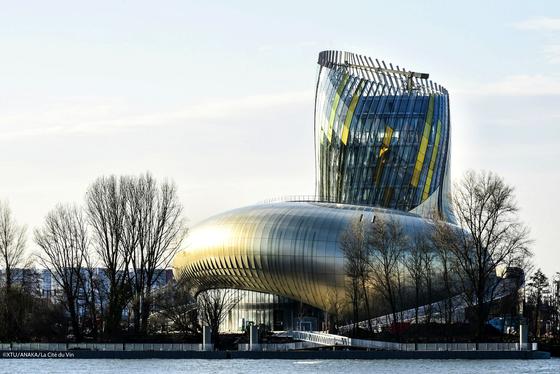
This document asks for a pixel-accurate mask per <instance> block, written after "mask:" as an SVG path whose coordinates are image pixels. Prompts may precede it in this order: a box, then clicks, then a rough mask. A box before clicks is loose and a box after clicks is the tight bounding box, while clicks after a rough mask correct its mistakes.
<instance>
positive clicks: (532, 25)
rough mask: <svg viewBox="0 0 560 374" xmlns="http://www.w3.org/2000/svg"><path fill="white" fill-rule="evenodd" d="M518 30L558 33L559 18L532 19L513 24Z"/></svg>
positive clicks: (559, 29)
mask: <svg viewBox="0 0 560 374" xmlns="http://www.w3.org/2000/svg"><path fill="white" fill-rule="evenodd" d="M514 26H515V27H516V28H517V29H519V30H536V31H560V18H551V17H533V18H529V19H526V20H523V21H520V22H517V23H515V24H514Z"/></svg>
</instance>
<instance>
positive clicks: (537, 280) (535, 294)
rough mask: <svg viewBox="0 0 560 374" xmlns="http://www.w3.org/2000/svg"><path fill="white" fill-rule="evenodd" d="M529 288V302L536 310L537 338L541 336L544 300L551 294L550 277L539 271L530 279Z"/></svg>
mask: <svg viewBox="0 0 560 374" xmlns="http://www.w3.org/2000/svg"><path fill="white" fill-rule="evenodd" d="M527 286H528V288H529V302H530V303H531V304H532V306H533V307H534V309H535V314H534V331H535V336H537V337H540V336H541V313H542V307H543V302H544V299H545V298H546V297H547V296H548V295H549V294H550V284H549V283H548V277H547V276H546V275H544V273H543V272H542V271H541V269H538V270H537V272H536V273H535V274H533V275H532V276H531V278H530V282H529V284H528V285H527Z"/></svg>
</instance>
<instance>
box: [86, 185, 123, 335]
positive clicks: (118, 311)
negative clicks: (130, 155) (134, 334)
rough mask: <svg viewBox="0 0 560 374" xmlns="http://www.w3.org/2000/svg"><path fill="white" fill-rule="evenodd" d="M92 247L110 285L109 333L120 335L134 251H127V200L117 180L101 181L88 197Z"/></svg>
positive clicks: (93, 187) (89, 191)
mask: <svg viewBox="0 0 560 374" xmlns="http://www.w3.org/2000/svg"><path fill="white" fill-rule="evenodd" d="M86 209H87V215H88V222H89V224H90V226H91V228H92V244H93V246H94V248H95V251H96V253H97V256H98V257H99V259H100V261H101V264H102V266H103V267H104V268H105V276H106V277H107V281H108V301H107V302H108V305H107V313H106V330H105V331H106V333H107V334H108V335H109V336H115V335H117V334H120V322H121V318H122V312H123V309H124V308H125V306H126V305H127V303H128V301H129V300H130V288H129V265H130V262H131V258H130V257H131V256H130V251H127V250H125V249H124V248H123V240H124V238H123V225H124V218H125V209H126V200H125V197H124V196H123V192H122V189H121V185H120V184H119V183H118V180H117V177H115V176H110V177H100V178H98V179H97V180H96V181H95V182H94V183H93V184H92V185H91V186H90V187H89V189H88V191H87V194H86Z"/></svg>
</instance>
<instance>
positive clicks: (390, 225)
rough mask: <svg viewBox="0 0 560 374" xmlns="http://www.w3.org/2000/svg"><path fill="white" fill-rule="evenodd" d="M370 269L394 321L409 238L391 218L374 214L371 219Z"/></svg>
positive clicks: (395, 319)
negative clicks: (403, 258) (403, 259)
mask: <svg viewBox="0 0 560 374" xmlns="http://www.w3.org/2000/svg"><path fill="white" fill-rule="evenodd" d="M368 242H369V245H370V263H369V265H370V269H371V274H372V276H373V280H374V282H375V284H376V286H377V288H378V290H379V292H380V293H381V294H382V295H383V298H384V299H385V300H386V302H387V303H388V304H389V307H390V310H391V314H392V317H393V322H397V321H398V317H397V313H398V311H399V306H398V302H399V300H398V297H399V293H400V288H399V287H400V275H399V272H400V271H401V269H400V263H401V261H402V257H403V254H404V251H405V249H406V248H407V246H408V238H407V237H406V236H405V234H404V231H403V228H402V226H401V225H400V223H399V222H397V221H396V220H394V219H387V220H385V219H383V218H380V217H377V219H376V220H375V222H373V224H372V227H371V231H370V235H369V241H368Z"/></svg>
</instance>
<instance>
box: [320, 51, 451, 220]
mask: <svg viewBox="0 0 560 374" xmlns="http://www.w3.org/2000/svg"><path fill="white" fill-rule="evenodd" d="M319 67H320V69H319V74H318V79H317V89H316V98H315V151H316V172H317V175H316V190H317V191H316V192H317V195H318V197H319V199H321V200H326V201H334V202H340V203H346V204H359V205H371V206H378V207H383V208H390V209H397V210H402V211H411V210H414V209H416V210H417V211H418V212H419V213H426V214H428V213H430V214H431V213H433V212H437V213H439V214H440V216H443V217H447V218H449V216H450V212H449V207H448V205H449V203H448V201H447V200H448V195H449V187H448V186H449V173H448V172H447V171H448V169H449V165H448V164H449V158H448V154H449V135H450V134H449V96H448V94H447V90H446V89H445V88H443V87H441V86H439V85H437V84H435V83H433V82H431V81H428V80H427V77H428V74H421V73H415V72H410V71H406V70H404V69H401V68H399V67H398V66H397V67H393V65H392V64H389V65H387V64H385V63H384V62H379V61H377V60H373V59H371V58H369V57H364V56H360V55H356V54H353V53H348V52H338V51H324V52H321V53H320V54H319Z"/></svg>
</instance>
